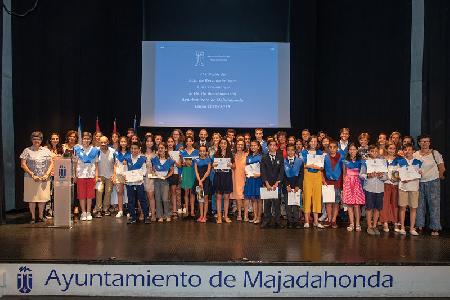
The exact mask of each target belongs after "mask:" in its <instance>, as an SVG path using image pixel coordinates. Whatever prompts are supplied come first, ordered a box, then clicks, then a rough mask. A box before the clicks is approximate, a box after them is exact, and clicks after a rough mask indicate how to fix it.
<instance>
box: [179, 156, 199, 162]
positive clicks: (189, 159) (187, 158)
mask: <svg viewBox="0 0 450 300" xmlns="http://www.w3.org/2000/svg"><path fill="white" fill-rule="evenodd" d="M197 158H198V156H188V157H183V161H185V162H186V161H192V160H194V159H197Z"/></svg>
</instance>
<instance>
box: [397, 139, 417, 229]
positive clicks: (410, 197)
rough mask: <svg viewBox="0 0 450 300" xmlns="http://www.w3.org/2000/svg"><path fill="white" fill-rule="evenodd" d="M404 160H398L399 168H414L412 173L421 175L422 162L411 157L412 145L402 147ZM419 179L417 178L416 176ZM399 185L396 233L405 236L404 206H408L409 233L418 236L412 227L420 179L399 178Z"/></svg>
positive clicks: (414, 219)
mask: <svg viewBox="0 0 450 300" xmlns="http://www.w3.org/2000/svg"><path fill="white" fill-rule="evenodd" d="M403 154H404V155H405V157H404V158H401V159H400V160H399V167H400V168H404V169H406V168H408V167H409V168H411V167H412V168H414V170H413V172H414V171H416V172H417V173H418V175H421V173H422V171H421V170H420V168H421V167H422V162H421V161H420V160H418V159H416V158H414V157H413V154H414V147H413V145H412V144H407V145H405V146H404V147H403ZM417 177H419V176H417ZM400 180H401V181H400V184H399V191H398V193H399V195H398V206H400V213H399V217H400V226H401V227H400V230H399V231H398V232H399V233H400V234H406V230H405V212H406V206H409V224H410V225H409V233H410V234H411V235H419V234H418V233H417V231H416V228H415V227H414V225H415V223H416V210H417V207H418V206H419V182H420V178H416V179H412V180H404V178H403V180H402V178H400Z"/></svg>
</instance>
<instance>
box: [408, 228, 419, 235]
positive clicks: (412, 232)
mask: <svg viewBox="0 0 450 300" xmlns="http://www.w3.org/2000/svg"><path fill="white" fill-rule="evenodd" d="M409 234H410V235H415V236H417V235H419V233H418V232H417V231H416V230H415V229H411V230H410V231H409Z"/></svg>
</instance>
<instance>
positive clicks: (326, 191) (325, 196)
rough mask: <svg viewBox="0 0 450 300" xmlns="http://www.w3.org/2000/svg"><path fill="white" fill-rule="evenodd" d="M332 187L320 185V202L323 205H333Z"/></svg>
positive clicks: (333, 194) (333, 191) (333, 193)
mask: <svg viewBox="0 0 450 300" xmlns="http://www.w3.org/2000/svg"><path fill="white" fill-rule="evenodd" d="M335 197H336V195H335V190H334V185H332V184H330V185H322V201H323V203H335V202H336V201H335V199H336V198H335Z"/></svg>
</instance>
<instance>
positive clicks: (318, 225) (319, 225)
mask: <svg viewBox="0 0 450 300" xmlns="http://www.w3.org/2000/svg"><path fill="white" fill-rule="evenodd" d="M313 225H314V227H317V228H320V229H323V228H325V226H323V225H322V224H320V223H317V224H313Z"/></svg>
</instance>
